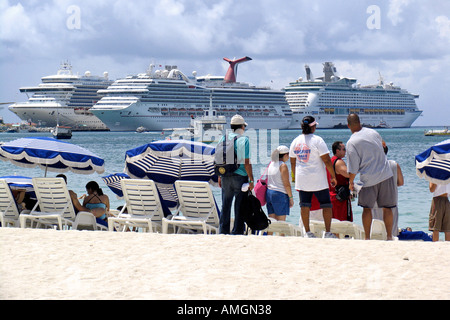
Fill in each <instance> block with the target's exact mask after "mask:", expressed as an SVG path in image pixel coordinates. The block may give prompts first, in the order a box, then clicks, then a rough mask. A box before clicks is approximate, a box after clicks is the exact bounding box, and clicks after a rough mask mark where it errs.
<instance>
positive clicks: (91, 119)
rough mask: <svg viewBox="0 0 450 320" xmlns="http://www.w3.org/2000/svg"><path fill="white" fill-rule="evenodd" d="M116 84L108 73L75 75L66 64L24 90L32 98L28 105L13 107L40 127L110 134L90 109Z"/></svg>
mask: <svg viewBox="0 0 450 320" xmlns="http://www.w3.org/2000/svg"><path fill="white" fill-rule="evenodd" d="M112 83H113V81H112V80H109V79H108V73H107V72H105V73H104V74H103V77H101V76H93V75H91V73H90V72H89V71H86V72H85V74H84V75H83V76H79V75H75V74H73V72H72V66H71V65H70V63H69V62H63V63H62V64H61V66H60V68H59V70H58V72H57V74H56V75H51V76H46V77H43V78H42V83H40V84H39V85H38V86H35V87H23V88H20V92H22V93H25V94H26V95H27V97H28V101H27V102H20V103H15V104H12V105H10V106H9V110H11V111H12V112H14V113H15V114H16V115H17V116H19V118H21V119H22V120H25V121H28V122H33V123H36V124H37V125H40V126H45V127H55V126H56V125H57V123H58V122H59V125H61V126H68V127H71V128H72V130H74V131H77V130H78V131H106V130H108V127H107V126H106V125H105V124H104V123H103V122H102V121H100V120H99V119H98V118H97V117H96V116H94V115H93V114H92V113H91V112H90V108H92V106H93V105H94V103H95V102H97V101H98V100H100V98H101V96H100V95H99V94H98V93H97V92H98V91H99V90H101V89H105V88H107V87H108V86H109V85H111V84H112Z"/></svg>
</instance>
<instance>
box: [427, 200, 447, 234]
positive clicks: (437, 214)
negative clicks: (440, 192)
mask: <svg viewBox="0 0 450 320" xmlns="http://www.w3.org/2000/svg"><path fill="white" fill-rule="evenodd" d="M429 230H430V231H440V232H450V202H449V201H448V197H434V198H433V200H432V201H431V209H430V224H429Z"/></svg>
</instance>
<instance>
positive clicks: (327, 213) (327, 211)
mask: <svg viewBox="0 0 450 320" xmlns="http://www.w3.org/2000/svg"><path fill="white" fill-rule="evenodd" d="M322 211H323V222H324V223H325V232H330V230H331V219H332V218H333V210H332V209H331V208H323V210H322Z"/></svg>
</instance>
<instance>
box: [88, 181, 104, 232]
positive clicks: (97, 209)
mask: <svg viewBox="0 0 450 320" xmlns="http://www.w3.org/2000/svg"><path fill="white" fill-rule="evenodd" d="M86 191H87V193H88V195H87V196H86V197H85V198H84V200H83V207H85V208H87V209H89V211H90V212H92V214H93V215H94V216H95V218H96V220H97V223H98V224H102V225H104V226H108V218H107V216H106V214H107V212H109V197H108V196H107V195H106V194H103V191H102V189H100V187H99V185H98V183H97V182H95V181H89V182H88V183H87V184H86Z"/></svg>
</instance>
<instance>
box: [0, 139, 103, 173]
mask: <svg viewBox="0 0 450 320" xmlns="http://www.w3.org/2000/svg"><path fill="white" fill-rule="evenodd" d="M0 159H1V160H3V161H10V162H12V163H13V164H15V165H17V166H20V167H25V168H34V167H36V166H39V167H41V168H42V169H44V170H45V171H46V172H47V170H48V171H52V172H67V171H72V172H74V173H80V174H91V173H94V172H97V173H103V172H104V164H105V161H104V160H103V159H101V158H100V157H98V156H97V155H95V154H93V153H92V152H90V151H89V150H86V149H84V148H82V147H79V146H77V145H74V144H71V143H68V142H65V141H60V140H56V139H53V138H49V137H33V138H20V139H17V140H14V141H11V142H7V143H5V144H3V145H1V146H0Z"/></svg>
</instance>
